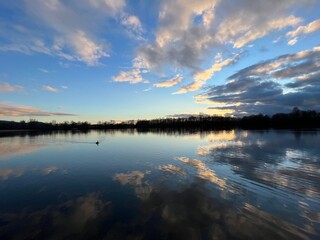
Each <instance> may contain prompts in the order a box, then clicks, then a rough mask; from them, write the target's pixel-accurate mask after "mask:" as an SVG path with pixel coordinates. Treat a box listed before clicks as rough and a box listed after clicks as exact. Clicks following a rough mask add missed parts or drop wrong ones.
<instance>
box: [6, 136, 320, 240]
mask: <svg viewBox="0 0 320 240" xmlns="http://www.w3.org/2000/svg"><path fill="white" fill-rule="evenodd" d="M0 136H1V137H0V239H320V148H319V146H320V134H319V133H317V132H315V131H300V132H293V131H240V130H237V131H236V130H233V131H213V132H160V133H156V132H144V133H141V132H137V131H135V130H130V131H107V132H102V131H100V132H99V131H91V132H87V133H81V132H56V133H41V134H40V133H39V134H37V133H31V134H29V133H21V134H20V135H12V136H11V135H7V136H5V134H2V133H0ZM97 140H99V142H100V144H99V145H96V144H95V142H96V141H97Z"/></svg>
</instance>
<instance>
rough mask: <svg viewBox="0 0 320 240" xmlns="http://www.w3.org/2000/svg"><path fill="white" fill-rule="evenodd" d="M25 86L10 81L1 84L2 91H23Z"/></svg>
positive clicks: (0, 90) (0, 89)
mask: <svg viewBox="0 0 320 240" xmlns="http://www.w3.org/2000/svg"><path fill="white" fill-rule="evenodd" d="M23 90H24V87H22V86H20V85H10V84H9V83H6V82H5V83H3V84H1V85H0V93H1V92H20V91H23Z"/></svg>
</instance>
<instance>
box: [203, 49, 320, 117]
mask: <svg viewBox="0 0 320 240" xmlns="http://www.w3.org/2000/svg"><path fill="white" fill-rule="evenodd" d="M319 67H320V47H314V48H313V49H311V50H305V51H301V52H297V53H295V54H287V55H282V56H279V57H277V58H274V59H271V60H267V61H264V62H261V63H258V64H255V65H252V66H249V67H247V68H244V69H242V70H240V71H238V72H237V73H235V74H233V75H232V76H230V77H228V78H227V83H226V84H224V85H218V86H213V87H211V88H209V90H208V91H207V92H206V93H205V94H202V95H199V96H198V98H199V99H205V100H210V101H212V104H214V106H213V107H211V109H218V110H221V109H229V110H230V109H231V110H234V111H235V112H237V113H238V114H248V113H251V114H252V113H260V112H264V113H268V114H272V113H275V112H277V111H279V112H283V111H286V112H287V111H289V110H291V109H292V107H295V106H298V107H301V108H304V109H309V108H313V109H320V92H319V90H320V81H319V74H320V71H319Z"/></svg>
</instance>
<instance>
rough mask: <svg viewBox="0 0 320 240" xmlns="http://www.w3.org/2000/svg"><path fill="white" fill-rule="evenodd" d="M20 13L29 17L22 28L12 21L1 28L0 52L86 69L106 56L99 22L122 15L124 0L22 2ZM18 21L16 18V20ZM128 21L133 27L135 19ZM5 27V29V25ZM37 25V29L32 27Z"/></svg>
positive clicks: (107, 52)
mask: <svg viewBox="0 0 320 240" xmlns="http://www.w3.org/2000/svg"><path fill="white" fill-rule="evenodd" d="M19 7H20V8H21V9H20V10H21V12H23V13H24V14H26V15H28V20H27V21H26V23H25V24H26V25H25V26H20V25H17V27H12V22H10V23H8V24H6V23H4V24H2V25H0V28H2V29H1V31H3V32H4V33H5V34H1V33H0V36H1V37H3V38H4V39H6V42H7V44H3V45H2V46H1V47H0V51H18V52H21V53H25V54H32V53H34V52H37V53H44V54H47V55H50V56H58V57H60V58H64V59H66V60H69V61H80V62H83V63H85V64H87V65H89V66H94V65H97V64H99V61H100V60H101V59H103V58H105V57H109V51H110V45H109V44H108V43H107V42H106V40H105V39H103V38H101V37H99V34H98V32H99V30H101V22H107V20H108V19H110V18H113V19H114V20H116V21H118V22H119V21H120V20H119V19H120V16H122V15H125V12H124V9H125V7H126V2H125V0H88V1H76V0H70V1H68V3H66V2H65V1H61V0H46V1H42V0H24V1H23V3H22V4H21V5H19ZM16 20H17V21H18V19H16ZM128 22H129V23H131V24H136V25H135V26H137V24H138V23H137V19H134V17H132V18H129V19H128ZM5 25H8V26H5ZM33 25H37V28H33V27H32V26H33Z"/></svg>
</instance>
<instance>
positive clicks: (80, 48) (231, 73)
mask: <svg viewBox="0 0 320 240" xmlns="http://www.w3.org/2000/svg"><path fill="white" fill-rule="evenodd" d="M319 9H320V2H319V1H317V0H270V1H265V0H257V1H251V0H237V1H235V0H223V1H222V0H211V1H208V0H198V1H194V0H155V1H146V0H136V1H128V0H127V1H125V0H68V1H66V0H65V1H64V0H11V1H1V3H0V119H6V120H17V121H19V120H28V119H30V118H36V119H38V120H41V121H51V120H57V121H59V122H61V121H66V120H67V121H70V120H75V121H90V122H97V121H99V120H103V121H104V120H111V119H113V120H128V119H142V118H148V119H150V118H158V117H166V116H179V115H186V116H187V115H189V114H199V113H200V112H201V113H206V114H218V115H246V114H256V113H266V114H272V113H275V112H279V111H282V112H288V111H290V110H291V109H292V108H293V107H295V106H297V107H300V108H301V109H317V110H320V41H319V39H320V14H319Z"/></svg>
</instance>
